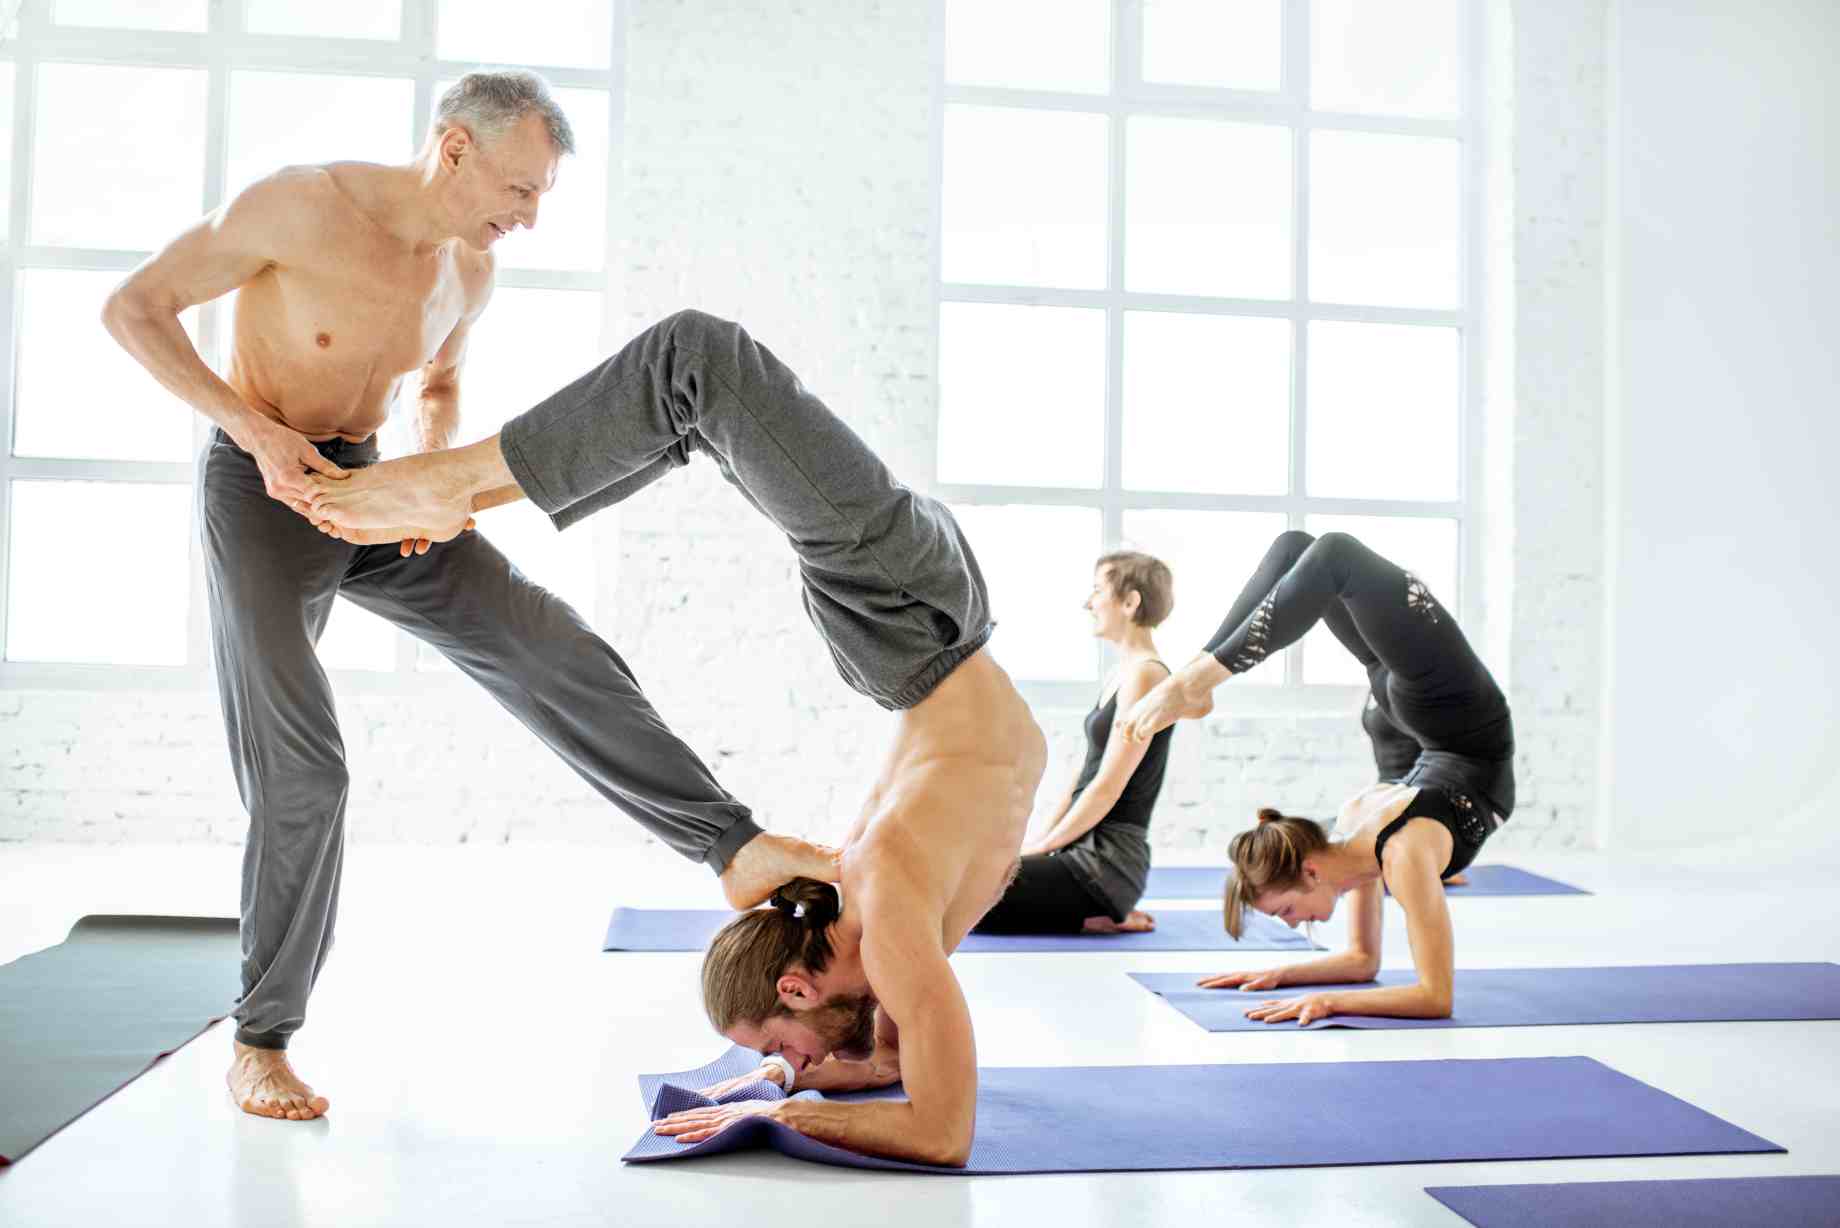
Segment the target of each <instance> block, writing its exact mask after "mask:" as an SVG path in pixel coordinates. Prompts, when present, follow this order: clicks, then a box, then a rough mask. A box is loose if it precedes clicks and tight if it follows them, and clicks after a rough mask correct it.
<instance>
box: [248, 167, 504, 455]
mask: <svg viewBox="0 0 1840 1228" xmlns="http://www.w3.org/2000/svg"><path fill="white" fill-rule="evenodd" d="M387 173H389V172H388V171H386V169H385V168H383V167H377V166H372V165H369V164H367V163H361V162H335V163H332V164H329V165H327V166H323V167H291V168H289V169H287V170H284V171H282V172H280V173H279V174H278V175H277V176H276V178H277V180H278V181H281V182H285V183H286V184H287V185H288V186H289V187H291V188H292V189H294V190H293V192H292V193H291V194H290V199H291V200H294V201H297V202H298V208H299V209H300V211H301V216H300V217H298V218H297V219H295V221H296V223H297V224H296V225H294V226H291V227H289V230H290V231H291V232H293V233H297V234H303V235H306V234H310V235H312V236H313V239H312V240H311V241H301V242H297V243H294V244H291V245H290V250H289V252H288V254H287V258H286V259H284V260H279V261H277V262H276V263H274V264H271V265H269V266H268V267H267V268H265V269H263V270H262V271H261V272H260V273H258V274H257V275H256V276H255V277H253V278H251V279H250V280H249V281H248V282H245V283H244V284H243V286H242V287H241V288H240V289H239V290H238V292H237V296H236V328H235V337H234V344H233V347H232V351H231V357H230V364H229V367H228V368H227V369H226V371H225V372H224V379H225V382H227V383H228V384H230V386H231V387H233V388H235V389H236V390H237V392H239V393H240V394H242V396H243V397H244V398H245V399H246V400H247V401H248V402H249V404H250V405H251V406H253V407H255V408H256V409H257V410H258V411H260V412H263V413H266V414H267V415H268V416H269V417H272V418H274V419H275V420H276V421H278V422H281V423H284V424H285V425H287V426H290V427H292V428H293V429H295V430H297V431H299V432H300V433H301V434H303V435H306V436H307V437H308V438H310V439H330V438H332V437H334V436H335V435H336V436H343V437H344V438H346V439H350V440H353V441H357V440H363V439H366V438H368V437H369V436H371V435H372V434H375V433H376V431H377V429H378V428H379V427H380V426H382V425H383V423H384V421H385V419H386V418H388V417H389V412H390V406H391V404H392V403H393V402H394V400H395V398H396V393H397V390H398V388H399V387H400V386H401V383H402V377H403V376H404V375H406V374H407V373H408V372H410V371H413V370H416V369H417V368H419V367H422V366H424V365H425V364H427V363H428V362H429V361H430V360H431V359H432V358H433V357H434V356H435V354H436V352H437V351H438V350H439V349H440V348H441V344H442V342H444V341H445V340H446V339H447V337H448V335H449V334H450V333H452V332H453V330H454V326H455V325H456V324H457V323H458V322H459V321H460V319H461V317H462V316H463V315H465V314H466V313H467V309H468V305H469V303H473V304H476V303H477V302H478V301H479V300H480V298H481V297H482V293H483V292H484V291H485V290H486V289H487V288H488V287H489V285H490V280H491V266H490V263H489V257H487V256H486V255H485V254H484V253H483V252H480V251H477V250H476V249H473V248H470V247H468V246H467V245H466V244H465V243H463V242H461V241H460V240H458V239H450V240H448V241H447V242H445V243H441V244H437V245H432V246H429V245H421V246H418V245H415V244H411V243H408V242H406V241H404V240H403V239H401V238H400V237H398V236H396V235H393V234H391V233H390V231H389V230H387V229H386V228H385V227H384V225H383V224H382V223H381V222H380V221H379V220H378V218H377V217H376V216H375V214H374V213H373V212H372V211H371V210H372V209H374V208H375V205H376V200H377V197H376V195H375V192H376V189H377V187H378V185H379V183H380V180H381V176H383V175H384V174H387ZM474 310H475V311H476V310H477V307H476V306H475V307H474Z"/></svg>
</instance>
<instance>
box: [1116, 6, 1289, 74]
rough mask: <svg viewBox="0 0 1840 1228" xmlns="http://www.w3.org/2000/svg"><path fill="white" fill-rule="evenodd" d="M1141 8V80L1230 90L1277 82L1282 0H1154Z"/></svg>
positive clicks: (1280, 60) (1281, 53)
mask: <svg viewBox="0 0 1840 1228" xmlns="http://www.w3.org/2000/svg"><path fill="white" fill-rule="evenodd" d="M1143 12H1144V70H1143V75H1144V80H1145V81H1157V82H1166V83H1168V84H1171V85H1206V86H1215V87H1218V88H1220V89H1231V90H1275V89H1277V88H1278V86H1279V85H1280V84H1281V81H1280V75H1281V72H1282V69H1283V61H1284V7H1283V5H1282V3H1280V0H1238V2H1237V3H1233V4H1223V3H1221V0H1154V3H1150V4H1145V5H1144V6H1143Z"/></svg>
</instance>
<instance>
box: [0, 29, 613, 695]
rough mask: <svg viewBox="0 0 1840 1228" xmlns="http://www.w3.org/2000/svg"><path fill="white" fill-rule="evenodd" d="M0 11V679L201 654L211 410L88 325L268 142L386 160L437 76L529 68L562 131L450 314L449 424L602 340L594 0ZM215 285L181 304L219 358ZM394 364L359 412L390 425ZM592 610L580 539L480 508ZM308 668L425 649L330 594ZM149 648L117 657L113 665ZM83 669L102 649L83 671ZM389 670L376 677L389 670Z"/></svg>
mask: <svg viewBox="0 0 1840 1228" xmlns="http://www.w3.org/2000/svg"><path fill="white" fill-rule="evenodd" d="M7 11H16V12H17V18H16V21H15V23H14V25H13V27H12V28H11V29H10V30H8V31H6V32H5V33H4V35H0V131H4V132H7V133H9V134H10V137H11V139H10V140H9V141H8V142H7V143H6V144H5V145H4V146H0V286H4V287H5V293H3V294H0V442H3V443H4V447H0V648H3V656H4V662H5V663H4V665H0V669H3V670H4V672H5V676H6V678H7V679H8V680H10V681H15V682H40V683H43V682H48V683H52V684H60V683H70V682H73V681H81V680H83V679H103V678H107V679H110V680H111V681H113V682H124V683H126V684H129V685H137V684H141V683H146V682H148V681H154V680H158V679H164V678H173V679H187V678H191V679H197V678H200V677H202V675H203V673H204V671H205V668H206V662H207V661H208V658H209V649H208V642H207V633H206V626H205V621H206V619H205V613H204V608H203V581H202V575H201V572H200V567H199V562H198V558H197V554H198V552H197V550H196V548H195V545H194V540H195V535H196V534H195V525H194V524H193V523H192V515H193V513H192V508H191V497H190V489H189V487H190V483H191V479H192V464H193V457H194V456H195V455H196V454H197V452H198V450H199V448H200V446H201V445H202V444H203V442H204V440H205V437H206V434H207V432H208V431H209V429H210V424H209V423H207V422H205V421H204V419H203V418H202V417H201V416H200V415H198V414H196V413H194V412H193V411H192V410H191V409H190V408H189V407H187V406H186V405H184V404H183V403H181V402H180V401H179V400H178V399H177V398H175V397H173V396H172V395H170V394H169V393H167V392H165V391H164V390H162V389H161V388H160V386H159V385H158V384H156V383H155V382H154V380H153V379H152V377H151V376H149V375H148V374H147V373H146V372H145V371H144V370H142V369H141V368H140V367H139V365H138V364H136V363H135V362H134V361H133V360H132V359H130V358H129V357H128V356H127V355H126V354H125V353H124V352H123V351H122V350H121V349H120V347H119V346H117V345H116V344H115V342H114V341H113V339H111V338H110V337H109V336H108V335H107V333H106V332H105V331H104V330H103V328H102V326H101V324H100V323H99V318H100V313H101V308H102V304H103V301H104V299H105V298H106V297H107V295H108V293H109V291H110V290H111V289H112V288H113V287H114V286H115V285H116V284H117V283H119V282H120V280H121V279H122V277H123V276H124V275H125V274H126V273H127V271H128V270H130V269H132V268H133V267H134V266H135V265H137V264H138V263H140V262H141V261H142V260H143V259H145V258H146V257H147V255H149V254H150V253H151V252H152V251H154V250H156V249H158V248H159V247H160V246H162V245H163V244H165V243H166V242H167V241H168V240H169V239H170V238H172V236H173V235H175V234H176V233H177V232H178V231H179V230H181V229H182V228H184V227H185V226H187V225H190V224H191V223H192V222H193V221H195V220H196V219H197V218H198V217H200V216H201V215H203V214H204V213H206V212H208V211H210V210H211V209H214V208H216V207H217V206H218V205H219V204H220V203H222V202H223V201H224V200H226V199H228V198H229V197H231V196H234V195H235V194H236V193H237V192H238V191H240V190H242V189H243V188H244V187H246V186H248V184H249V183H251V182H252V181H254V180H256V179H258V178H260V177H262V176H264V175H267V174H269V173H271V172H272V171H274V170H276V169H278V168H280V167H282V166H285V165H290V164H298V163H308V162H329V161H371V162H405V161H407V160H409V159H410V158H411V157H413V156H414V154H415V153H416V151H417V149H419V147H420V146H421V143H422V140H423V137H424V136H425V134H426V132H427V130H428V123H429V117H430V115H431V113H432V110H433V106H434V102H435V100H436V99H438V97H439V96H440V93H441V91H442V90H444V89H445V88H446V87H447V86H448V85H450V84H451V83H452V82H453V81H454V80H455V79H456V78H457V77H459V76H460V74H462V73H464V72H466V71H468V70H469V69H471V68H474V67H478V66H481V65H485V64H490V65H506V64H516V65H527V66H530V67H533V68H535V69H536V70H537V71H539V72H541V73H542V74H543V75H544V76H545V77H546V78H548V80H549V81H550V83H551V85H552V86H553V87H555V89H556V94H557V98H558V100H559V101H560V102H561V104H562V106H563V109H564V110H565V111H566V112H567V113H568V115H569V119H570V122H571V124H572V125H573V127H574V129H575V136H576V153H575V155H574V156H573V157H570V158H565V159H564V160H563V162H562V165H561V168H560V171H559V173H558V178H557V186H556V188H555V190H554V192H553V193H551V194H550V195H548V196H546V197H545V198H544V201H543V209H542V214H541V218H540V222H539V225H538V227H537V229H536V230H535V231H532V232H524V233H520V234H518V235H515V236H513V237H511V238H509V239H507V240H505V242H504V243H502V244H501V245H500V246H499V247H498V249H497V253H498V257H499V278H498V290H497V292H496V294H495V295H494V297H493V301H492V304H491V305H490V306H489V307H488V308H487V310H486V313H485V315H484V317H482V319H481V320H480V322H479V324H478V325H477V326H476V327H475V329H474V331H473V338H472V341H471V344H470V346H469V350H468V358H467V367H466V370H465V372H464V374H463V377H462V381H461V419H462V420H461V437H460V440H459V442H467V441H471V440H474V439H479V438H483V437H485V436H487V435H490V434H491V433H492V432H493V431H495V430H497V429H498V427H499V426H500V424H502V423H503V422H504V421H505V419H506V418H508V417H509V416H511V415H512V414H514V413H516V412H518V411H520V410H522V409H524V408H526V407H528V406H529V405H531V404H532V403H534V402H535V401H536V400H538V399H539V398H540V397H542V396H543V395H545V394H547V393H549V392H551V391H553V390H554V386H555V385H556V384H557V383H558V382H560V381H561V380H562V379H564V378H566V377H567V376H568V375H569V374H572V373H573V372H575V371H578V370H582V369H585V368H586V367H587V366H588V365H590V364H591V363H592V362H594V361H595V360H596V359H597V358H599V357H600V356H601V352H602V350H601V341H602V330H603V325H604V320H605V315H606V309H605V299H606V288H607V273H606V258H607V252H608V250H609V243H608V233H609V218H608V205H607V202H608V199H609V196H608V178H609V173H610V166H609V162H610V158H609V151H610V148H611V137H612V136H613V127H612V125H613V122H614V115H615V113H616V109H617V82H616V78H615V64H616V59H615V55H614V46H615V39H616V29H615V16H616V13H615V6H614V4H613V3H611V2H610V0H530V2H529V3H526V4H522V5H520V6H518V8H517V10H516V13H515V18H514V19H513V20H510V21H507V20H506V19H505V16H506V15H505V13H504V12H503V11H502V10H500V9H497V8H495V7H493V6H488V5H482V4H479V3H476V2H475V0H316V2H315V3H312V4H303V3H298V2H297V0H24V3H23V4H19V3H17V2H16V0H15V2H13V3H5V2H0V16H3V15H4V13H5V12H7ZM234 310H235V300H234V297H233V296H228V297H226V298H223V299H220V300H218V301H217V302H215V303H211V304H207V305H205V306H203V307H201V308H198V309H194V310H192V311H188V312H186V313H185V315H184V317H183V318H182V319H183V323H184V324H185V327H186V329H187V332H188V333H189V335H190V336H191V337H192V340H193V343H194V344H195V345H196V346H197V347H198V351H199V353H200V355H201V356H202V357H204V359H205V360H206V361H207V362H209V363H212V364H213V365H215V366H216V367H217V369H218V370H220V371H221V370H222V369H223V364H224V363H225V362H226V361H227V360H228V357H229V339H230V337H231V336H232V325H231V321H232V313H233V312H234ZM416 391H417V390H416V388H415V377H414V376H413V375H411V376H410V377H408V378H407V379H406V380H405V382H404V387H403V390H402V393H401V399H400V400H399V401H398V404H397V407H396V410H395V412H394V414H393V415H392V420H391V424H390V426H389V427H386V428H385V431H384V452H385V454H386V455H394V454H400V453H402V452H404V451H407V450H408V449H409V447H410V439H411V435H410V432H409V428H408V419H409V418H410V417H412V415H413V412H414V406H415V399H416ZM482 531H483V532H485V534H486V535H487V536H488V537H491V538H492V539H493V540H494V541H495V542H497V544H498V545H499V546H500V547H501V548H502V549H504V550H505V552H506V553H507V554H509V555H510V556H511V557H512V559H513V560H514V561H515V562H516V563H517V564H518V566H519V567H520V568H521V569H523V570H524V571H525V572H526V573H527V574H529V575H530V576H532V578H534V579H536V580H537V581H538V582H539V583H542V584H545V585H547V586H549V587H551V588H552V589H555V590H556V591H558V592H560V593H561V594H562V595H563V596H565V597H567V598H568V599H569V600H570V601H571V602H573V603H574V604H575V605H576V607H577V608H578V609H580V610H581V611H582V612H583V613H584V615H586V616H588V617H590V618H591V617H592V605H593V596H594V591H595V579H594V559H593V555H592V549H591V542H590V535H588V534H580V535H562V536H559V535H557V534H555V533H554V532H553V531H551V530H550V528H549V526H548V524H547V521H545V520H544V518H543V517H542V516H541V515H540V514H539V513H538V512H537V511H536V510H535V509H534V508H532V507H530V506H529V505H528V504H520V505H515V506H512V507H508V508H504V509H497V510H494V511H493V512H492V513H491V514H490V516H489V517H488V518H487V519H486V522H485V528H484V529H483V530H482ZM319 653H320V658H321V661H322V663H323V664H325V665H326V667H327V668H328V669H332V670H337V671H365V672H371V673H377V674H384V675H395V676H397V677H398V678H400V679H407V678H411V677H413V676H414V675H415V674H416V673H417V672H418V671H421V670H425V669H429V668H444V667H445V666H444V663H443V662H441V661H440V660H439V659H438V657H436V656H434V655H433V654H429V653H427V652H425V651H422V650H420V649H418V647H417V646H416V645H415V644H414V642H413V641H412V640H410V639H409V638H408V637H407V636H406V635H404V634H402V633H399V632H398V631H397V630H396V629H395V628H394V627H392V626H390V625H389V624H388V623H385V622H384V621H382V620H381V619H379V618H377V617H376V616H374V615H371V614H368V613H366V612H365V611H363V610H360V609H359V608H358V607H356V606H353V605H351V604H350V603H348V602H336V603H334V612H333V615H332V618H331V620H330V623H329V625H328V627H327V630H326V634H325V635H324V637H323V638H322V639H321V641H320V645H319ZM123 666H128V667H160V668H158V669H155V670H136V669H127V670H124V669H122V668H121V667H123ZM95 667H109V668H106V669H97V668H95ZM399 684H400V683H399Z"/></svg>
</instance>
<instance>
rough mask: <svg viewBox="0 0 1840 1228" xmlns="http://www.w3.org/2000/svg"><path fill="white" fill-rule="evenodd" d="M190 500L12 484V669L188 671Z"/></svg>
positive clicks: (134, 491)
mask: <svg viewBox="0 0 1840 1228" xmlns="http://www.w3.org/2000/svg"><path fill="white" fill-rule="evenodd" d="M191 502H192V492H191V488H190V487H189V486H184V485H178V484H174V485H146V484H135V483H124V482H15V483H13V516H12V521H13V525H12V575H11V577H10V581H11V582H10V583H9V585H8V587H7V592H8V594H9V596H8V599H7V642H6V657H7V660H9V661H72V662H78V663H87V664H99V665H183V664H185V614H186V599H187V596H188V593H189V591H190V587H191V583H190V580H191V572H190V556H191V533H190V518H191Z"/></svg>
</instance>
